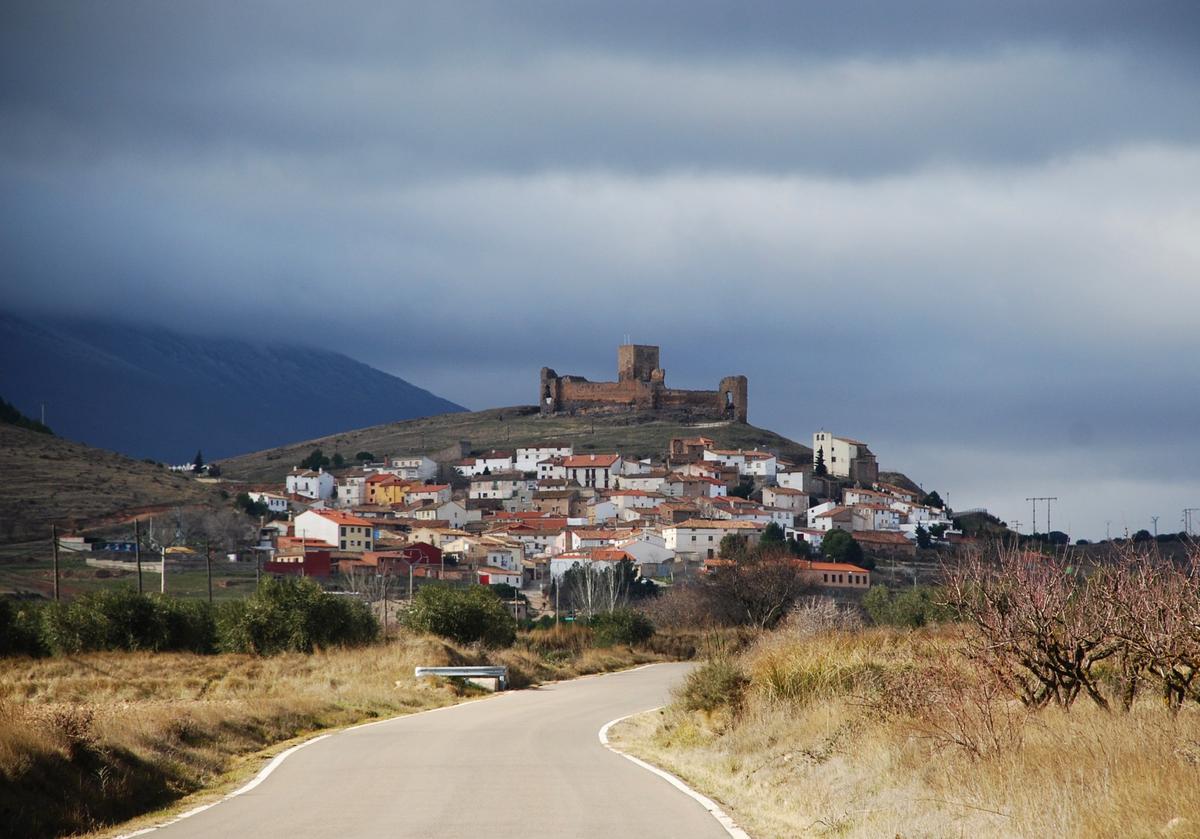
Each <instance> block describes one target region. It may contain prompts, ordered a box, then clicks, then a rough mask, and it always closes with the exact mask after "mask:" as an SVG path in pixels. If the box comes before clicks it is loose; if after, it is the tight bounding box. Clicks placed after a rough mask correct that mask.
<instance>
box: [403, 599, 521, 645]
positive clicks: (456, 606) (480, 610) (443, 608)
mask: <svg viewBox="0 0 1200 839" xmlns="http://www.w3.org/2000/svg"><path fill="white" fill-rule="evenodd" d="M403 620H404V624H405V625H406V626H408V627H409V628H411V629H415V630H417V631H419V632H432V633H433V634H434V635H440V636H442V637H443V638H449V639H450V640H452V641H457V642H458V643H460V644H475V643H479V644H482V645H484V646H485V647H507V646H509V645H511V644H512V642H513V640H514V639H515V638H516V634H517V625H516V621H515V620H513V617H512V615H511V614H509V612H508V609H506V608H505V607H504V604H503V603H501V602H500V599H499V598H498V597H496V595H495V594H494V593H493V592H492V591H491V590H489V589H488V588H487V587H484V586H472V587H471V588H465V589H453V588H447V587H446V586H424V587H423V588H421V589H420V590H419V591H418V592H417V594H416V597H415V598H414V599H413V604H412V608H411V609H409V610H408V612H407V613H406V614H405V616H404V619H403Z"/></svg>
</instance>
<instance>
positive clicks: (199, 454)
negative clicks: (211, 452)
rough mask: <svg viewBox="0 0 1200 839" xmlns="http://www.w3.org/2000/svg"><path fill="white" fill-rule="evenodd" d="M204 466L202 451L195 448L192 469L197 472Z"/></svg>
mask: <svg viewBox="0 0 1200 839" xmlns="http://www.w3.org/2000/svg"><path fill="white" fill-rule="evenodd" d="M203 468H204V453H203V452H201V451H200V450H199V449H196V459H195V460H193V461H192V469H194V470H195V471H197V472H199V471H200V470H201V469H203Z"/></svg>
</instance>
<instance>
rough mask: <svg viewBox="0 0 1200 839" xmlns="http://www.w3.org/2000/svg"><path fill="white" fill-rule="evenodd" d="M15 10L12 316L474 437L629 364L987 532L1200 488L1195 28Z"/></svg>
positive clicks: (946, 18)
mask: <svg viewBox="0 0 1200 839" xmlns="http://www.w3.org/2000/svg"><path fill="white" fill-rule="evenodd" d="M3 16H4V17H3V25H2V26H0V195H3V198H2V199H0V276H3V277H4V279H3V283H4V292H5V301H6V304H7V305H9V306H12V307H15V308H18V309H22V310H25V311H29V312H38V311H42V312H45V311H53V312H56V313H66V314H82V315H89V314H91V315H103V316H112V315H120V316H124V317H139V318H148V319H151V320H156V321H161V322H163V323H164V324H168V325H171V326H175V327H181V326H185V327H190V328H193V329H203V330H213V331H220V332H229V333H237V334H251V335H270V336H283V337H287V338H289V339H292V340H302V341H311V342H314V343H320V344H325V345H327V346H333V347H334V348H336V349H338V350H340V351H343V352H348V353H349V354H351V355H354V356H357V357H360V358H362V359H364V360H366V361H369V362H371V363H374V364H376V365H378V366H381V367H383V368H384V369H388V370H390V371H393V372H396V373H398V374H400V375H403V376H405V377H406V378H408V379H410V380H412V381H414V382H417V383H419V384H421V385H422V386H425V387H428V388H430V389H432V390H434V391H435V392H438V393H440V394H442V395H444V396H446V397H448V398H451V399H455V400H457V401H459V402H462V403H464V404H467V405H470V406H472V407H483V406H487V405H502V404H514V403H522V402H527V401H529V400H530V397H531V393H532V389H533V384H532V383H533V381H534V380H535V377H536V374H537V369H538V368H539V367H541V366H542V365H543V364H548V365H551V366H553V367H556V368H557V369H558V370H559V371H560V372H571V373H579V374H584V375H588V376H591V377H593V378H606V377H611V375H612V370H613V365H614V359H613V355H614V353H613V349H612V348H613V345H615V344H616V343H618V342H619V341H620V340H621V339H622V337H623V336H624V335H627V334H628V335H631V336H632V337H633V339H634V340H638V341H644V342H656V343H660V344H662V345H663V361H664V364H665V366H666V367H667V370H668V377H669V380H670V381H671V382H672V383H674V384H676V385H679V386H685V387H711V386H712V385H713V384H714V383H715V381H716V380H717V379H718V378H719V377H720V376H721V375H725V374H728V373H735V372H745V373H748V374H749V375H750V377H751V393H752V419H753V420H754V421H756V422H758V423H759V424H763V425H767V426H771V427H775V428H778V429H779V430H780V431H783V432H785V433H790V434H792V435H794V436H796V437H797V438H799V439H805V438H807V436H808V435H809V434H811V432H812V431H813V430H814V428H816V427H818V426H826V427H830V428H833V429H835V430H838V431H841V432H843V433H848V434H852V435H854V436H859V437H865V438H866V439H869V440H871V441H872V442H873V444H874V445H875V448H876V450H877V451H878V453H879V454H880V457H881V460H882V461H883V463H884V465H885V467H886V466H893V467H897V468H902V469H909V470H911V471H913V472H914V473H916V474H917V476H918V477H920V478H923V479H924V480H925V481H926V483H930V484H934V485H938V486H944V487H947V488H954V490H955V493H956V494H955V500H956V501H959V502H961V503H963V504H968V503H970V504H974V503H981V504H988V505H991V506H995V507H997V509H998V511H999V512H1001V514H1002V515H1005V516H1011V515H1012V514H1011V513H1010V512H1008V511H1006V509H1005V505H1008V504H1010V503H1012V499H1013V498H1018V499H1019V498H1023V497H1024V495H1023V494H1029V493H1030V492H1033V491H1034V490H1037V491H1038V493H1039V494H1044V493H1046V492H1054V493H1057V494H1059V495H1061V496H1063V497H1064V499H1071V500H1064V501H1063V505H1064V510H1063V511H1062V512H1063V514H1064V517H1065V518H1066V517H1073V519H1074V520H1075V522H1076V524H1077V525H1079V526H1081V527H1084V528H1088V529H1089V534H1088V535H1093V536H1094V535H1096V533H1097V528H1101V529H1102V525H1103V522H1104V521H1105V520H1106V518H1105V517H1106V516H1118V515H1127V516H1128V517H1130V518H1131V519H1132V518H1136V517H1139V516H1140V517H1145V516H1146V515H1149V514H1150V512H1151V511H1154V510H1158V509H1159V508H1160V507H1162V505H1168V506H1169V505H1170V504H1176V502H1180V503H1178V504H1176V506H1183V503H1182V501H1183V500H1184V499H1183V498H1182V496H1184V495H1188V494H1190V496H1197V495H1200V485H1198V484H1197V482H1196V480H1195V479H1194V478H1193V477H1191V476H1193V475H1195V474H1197V472H1200V447H1197V446H1196V445H1195V444H1194V434H1195V429H1196V428H1197V427H1198V426H1200V369H1198V368H1197V366H1196V362H1195V358H1196V339H1195V337H1194V327H1195V312H1196V311H1200V283H1197V282H1196V280H1195V278H1196V277H1197V276H1200V245H1198V244H1197V243H1198V242H1200V239H1198V238H1197V236H1196V230H1197V229H1200V210H1198V207H1197V203H1196V200H1195V196H1196V194H1197V192H1198V190H1200V109H1198V108H1196V107H1195V91H1196V89H1197V84H1198V82H1200V53H1198V52H1197V50H1196V49H1195V45H1196V43H1200V26H1198V22H1200V12H1198V11H1197V7H1196V6H1195V5H1194V4H1191V3H1136V4H1133V3H1117V2H1112V3H1108V2H1079V3H1045V2H1036V3H1035V2H1021V3H995V4H984V3H961V2H941V3H932V2H926V3H903V4H902V3H892V2H876V3H842V4H803V5H802V4H796V3H780V4H757V5H750V4H733V3H710V2H696V0H691V1H690V2H677V3H653V4H647V3H606V4H582V3H580V4H574V3H563V2H545V3H526V4H512V3H485V2H477V3H458V2H439V3H430V4H420V5H417V4H405V5H398V4H367V3H349V4H337V5H336V7H334V6H328V5H326V4H316V3H309V4H301V3H292V2H288V3H283V2H279V3H256V4H245V3H190V4H179V3H173V4H162V3H156V2H120V3H102V4H101V3H48V2H37V3H23V4H9V5H8V6H6V8H5V11H4V13H3ZM364 335H370V339H369V340H367V339H364V338H363V337H362V336H364ZM418 348H419V349H418ZM1056 482H1057V483H1056ZM1027 484H1037V486H1026V485H1027ZM1022 493H1023V494H1022ZM1196 502H1200V498H1195V497H1192V498H1191V501H1190V502H1189V503H1196ZM1072 505H1074V506H1072ZM1023 509H1024V508H1023V507H1021V508H1020V509H1015V512H1016V513H1020V512H1021V510H1023ZM1065 518H1064V520H1065ZM1138 526H1141V525H1138Z"/></svg>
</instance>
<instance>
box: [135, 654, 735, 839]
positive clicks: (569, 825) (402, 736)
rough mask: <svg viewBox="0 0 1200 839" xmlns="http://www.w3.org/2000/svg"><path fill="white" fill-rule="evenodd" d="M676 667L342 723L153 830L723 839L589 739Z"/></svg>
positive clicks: (175, 836) (694, 810) (660, 690)
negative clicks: (253, 779)
mask: <svg viewBox="0 0 1200 839" xmlns="http://www.w3.org/2000/svg"><path fill="white" fill-rule="evenodd" d="M687 668H688V665H686V664H658V665H654V666H652V667H646V668H641V669H638V670H630V671H625V672H623V673H613V674H610V675H606V676H597V677H592V678H586V679H578V680H575V681H570V682H560V683H556V684H551V685H546V686H544V687H540V688H537V689H534V690H523V691H513V692H510V693H506V694H501V695H498V696H495V697H492V698H488V699H484V700H481V701H478V702H470V703H466V704H463V705H458V706H455V707H452V708H448V709H445V710H440V711H435V712H432V713H426V714H414V715H411V716H407V717H400V718H398V719H394V720H388V721H386V722H381V723H376V724H373V725H370V726H366V727H362V728H357V729H349V730H346V731H342V732H339V733H337V734H335V735H333V736H331V737H327V738H325V739H323V740H321V741H319V742H315V743H313V744H312V745H309V746H306V747H304V748H302V749H300V750H298V751H296V752H295V753H294V754H292V755H291V756H289V757H288V758H287V759H286V760H284V761H283V762H282V763H281V764H279V766H278V767H277V768H276V769H275V771H274V772H273V773H272V774H271V775H269V776H268V777H267V778H266V780H264V781H263V782H262V783H261V784H259V785H258V786H257V787H255V788H254V789H252V790H250V791H248V792H246V793H244V794H242V795H239V796H237V797H235V798H231V799H229V800H227V801H222V802H221V803H220V804H217V805H216V806H214V807H211V808H210V809H208V810H205V811H203V812H200V813H197V814H196V815H194V816H191V817H189V818H186V819H183V820H181V821H178V822H175V823H174V824H171V825H167V826H166V827H163V828H160V829H159V830H157V831H155V832H154V833H153V834H152V836H153V837H154V839H185V837H196V838H197V839H199V837H204V839H210V837H225V836H248V837H287V839H301V837H318V836H319V837H335V839H360V838H361V839H365V837H385V836H386V837H439V839H440V837H471V839H484V837H488V839H490V838H491V837H521V839H528V837H532V836H551V837H596V838H597V839H600V837H603V839H633V837H681V838H686V839H707V837H712V839H728V837H727V834H726V833H725V831H724V829H723V828H722V827H721V826H720V825H719V824H718V823H717V821H716V820H714V819H713V818H712V816H710V815H709V814H708V813H707V812H706V811H705V810H704V808H703V807H702V806H701V805H700V804H699V803H697V802H696V801H694V800H692V799H691V798H689V797H687V796H686V795H684V794H683V793H681V792H680V791H678V790H676V789H675V788H674V787H672V786H671V785H670V784H669V783H668V782H667V781H665V780H664V779H662V778H659V777H657V776H656V775H654V774H652V773H650V772H648V771H646V770H645V769H642V768H640V767H638V766H636V765H635V764H633V763H632V762H630V761H628V760H626V759H625V758H623V757H621V756H620V755H618V754H615V753H613V752H611V751H609V750H608V749H606V748H604V746H602V745H601V744H600V742H599V740H598V739H597V732H598V731H599V729H600V727H601V726H603V725H604V724H605V723H606V722H608V721H610V720H612V719H615V718H617V717H621V716H625V715H626V714H631V713H634V712H637V711H643V710H646V709H648V708H653V707H656V706H658V705H662V704H664V703H666V702H667V701H668V700H669V692H670V688H671V686H672V685H673V684H674V683H675V682H677V681H678V680H679V679H680V678H682V676H683V675H684V674H685V673H686V672H687Z"/></svg>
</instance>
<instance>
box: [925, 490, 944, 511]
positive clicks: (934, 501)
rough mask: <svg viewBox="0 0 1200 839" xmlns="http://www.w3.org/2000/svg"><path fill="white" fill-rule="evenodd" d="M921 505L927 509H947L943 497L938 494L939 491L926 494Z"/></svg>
mask: <svg viewBox="0 0 1200 839" xmlns="http://www.w3.org/2000/svg"><path fill="white" fill-rule="evenodd" d="M921 503H922V504H924V505H925V506H926V507H937V508H938V509H939V510H944V509H946V503H945V502H944V501H942V496H940V495H938V494H937V490H934V491H933V492H927V493H925V496H924V497H923V498H922V499H921Z"/></svg>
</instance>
